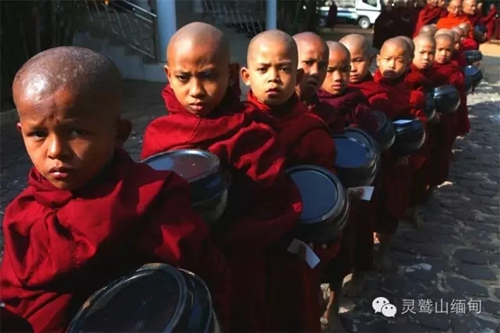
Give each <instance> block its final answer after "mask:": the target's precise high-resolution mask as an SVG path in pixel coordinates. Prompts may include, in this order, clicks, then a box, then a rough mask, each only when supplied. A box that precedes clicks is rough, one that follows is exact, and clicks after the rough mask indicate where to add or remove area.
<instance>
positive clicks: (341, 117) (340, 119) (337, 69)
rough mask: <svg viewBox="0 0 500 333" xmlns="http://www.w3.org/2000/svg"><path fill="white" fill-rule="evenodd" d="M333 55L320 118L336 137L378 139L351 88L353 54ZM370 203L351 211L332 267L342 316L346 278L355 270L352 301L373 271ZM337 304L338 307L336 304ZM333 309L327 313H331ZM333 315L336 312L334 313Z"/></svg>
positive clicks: (336, 48) (339, 48)
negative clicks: (355, 134) (350, 133)
mask: <svg viewBox="0 0 500 333" xmlns="http://www.w3.org/2000/svg"><path fill="white" fill-rule="evenodd" d="M327 45H328V49H329V52H330V55H329V60H328V67H327V75H326V79H325V81H324V82H323V86H322V88H321V90H320V91H319V93H318V95H319V98H320V101H322V102H323V103H325V104H327V105H329V106H330V109H329V110H328V109H323V110H321V111H322V112H318V115H319V116H320V117H321V118H322V119H323V120H324V121H325V122H326V123H327V125H328V126H329V128H330V130H331V132H332V133H333V134H341V133H343V132H344V128H346V127H350V126H353V127H359V128H361V129H363V130H364V131H366V132H367V133H368V134H370V135H372V136H373V137H375V138H376V135H377V134H376V132H377V127H378V122H377V119H376V118H375V115H374V114H373V112H372V111H371V109H370V105H369V102H368V100H367V99H366V97H365V96H364V95H363V93H362V92H361V91H360V90H359V89H357V88H352V87H348V84H349V75H350V72H351V57H350V54H349V50H348V49H347V48H346V47H345V46H344V45H342V44H341V43H338V42H332V41H328V42H327ZM371 207H372V206H371V203H370V202H355V203H353V206H352V207H351V212H350V215H349V222H348V225H347V227H346V229H345V231H344V237H343V239H342V246H341V250H340V254H339V257H338V258H337V259H336V262H335V263H332V265H331V267H330V274H331V275H332V276H330V277H329V279H330V280H331V282H330V289H331V299H330V300H331V301H330V304H329V306H330V307H331V306H334V308H335V311H337V312H338V308H337V305H338V304H337V303H338V298H339V293H340V289H341V287H342V281H343V280H344V277H345V276H346V275H348V274H349V273H350V272H351V270H352V269H354V274H353V277H352V279H351V282H350V283H349V284H348V285H347V288H346V292H347V295H348V296H350V297H355V296H358V295H359V294H360V292H361V291H362V289H363V286H364V283H365V278H366V275H365V274H366V272H367V271H369V270H371V269H372V265H373V263H372V261H373V223H372V222H373V221H372V219H371V218H370V217H373V216H374V215H375V211H372V210H371V209H370V208H371ZM334 302H335V303H334ZM329 310H330V308H328V309H327V312H328V311H329ZM332 311H334V310H333V309H332Z"/></svg>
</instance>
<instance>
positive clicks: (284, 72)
mask: <svg viewBox="0 0 500 333" xmlns="http://www.w3.org/2000/svg"><path fill="white" fill-rule="evenodd" d="M298 57H299V55H298V50H297V44H296V42H295V41H294V39H293V38H292V37H291V36H289V35H288V34H286V33H284V32H282V31H279V30H269V31H265V32H262V33H260V34H258V35H257V36H255V37H254V38H253V39H252V40H251V41H250V44H249V46H248V55H247V67H243V68H242V69H241V77H242V79H243V82H244V83H245V84H246V85H247V86H250V88H251V90H250V91H249V93H248V101H249V103H250V104H251V105H255V106H256V107H258V108H259V109H260V110H261V112H262V113H264V114H266V115H268V116H269V117H270V118H271V120H272V126H273V127H274V129H275V130H276V131H277V132H278V139H279V141H280V142H281V144H282V145H283V146H284V147H285V151H286V164H287V166H295V165H301V164H313V165H318V166H322V167H325V168H327V169H330V170H332V171H334V165H335V146H334V143H333V140H332V139H331V137H330V134H329V132H328V128H327V127H326V125H325V123H324V122H323V121H322V120H321V119H320V118H318V117H316V116H315V115H313V114H312V113H310V112H309V110H308V109H307V107H306V106H305V105H304V104H303V103H302V102H301V101H300V100H299V98H298V96H297V94H296V93H295V87H296V86H297V85H298V84H299V83H300V82H301V81H302V75H303V74H302V70H298V69H297V67H298ZM288 245H289V244H288V243H284V244H282V245H281V246H277V247H276V248H274V249H272V250H270V253H272V254H271V258H270V259H269V261H268V263H269V267H270V269H269V270H270V272H269V276H270V280H269V284H268V290H270V293H269V301H270V307H269V309H268V311H269V329H268V331H270V332H319V331H320V330H321V327H320V322H319V318H320V315H321V314H320V308H319V304H317V303H318V298H319V297H318V296H319V288H318V287H319V282H320V281H319V279H318V274H317V272H315V271H314V270H311V269H310V268H309V266H307V264H306V263H305V262H304V261H303V260H298V258H297V257H296V256H293V255H290V253H288V252H287V250H286V249H287V247H288ZM323 245H324V246H323V247H326V248H327V247H328V246H333V247H336V246H338V243H337V242H334V244H323ZM317 246H322V245H321V244H314V248H316V247H317ZM298 290H300V292H297V291H298Z"/></svg>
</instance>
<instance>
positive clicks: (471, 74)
mask: <svg viewBox="0 0 500 333" xmlns="http://www.w3.org/2000/svg"><path fill="white" fill-rule="evenodd" d="M464 75H465V88H466V91H467V93H470V92H472V91H474V89H475V88H476V87H477V86H478V85H479V84H480V83H481V81H482V80H483V72H482V71H481V70H480V69H479V68H478V67H477V66H473V65H469V66H465V67H464Z"/></svg>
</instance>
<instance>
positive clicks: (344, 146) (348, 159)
mask: <svg viewBox="0 0 500 333" xmlns="http://www.w3.org/2000/svg"><path fill="white" fill-rule="evenodd" d="M334 141H335V149H336V150H337V159H336V161H335V165H336V166H337V167H340V168H366V167H369V166H370V164H371V163H370V162H371V159H370V151H369V150H368V148H367V147H365V146H364V145H363V144H362V143H360V142H359V141H357V140H354V139H351V138H348V137H346V136H345V135H339V136H335V137H334Z"/></svg>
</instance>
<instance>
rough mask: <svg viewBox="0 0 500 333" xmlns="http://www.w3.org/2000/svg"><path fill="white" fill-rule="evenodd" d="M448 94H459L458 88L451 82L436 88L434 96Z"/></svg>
mask: <svg viewBox="0 0 500 333" xmlns="http://www.w3.org/2000/svg"><path fill="white" fill-rule="evenodd" d="M448 94H458V89H457V88H456V87H455V86H454V85H451V84H447V85H444V86H439V87H435V88H434V96H439V95H448Z"/></svg>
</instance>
